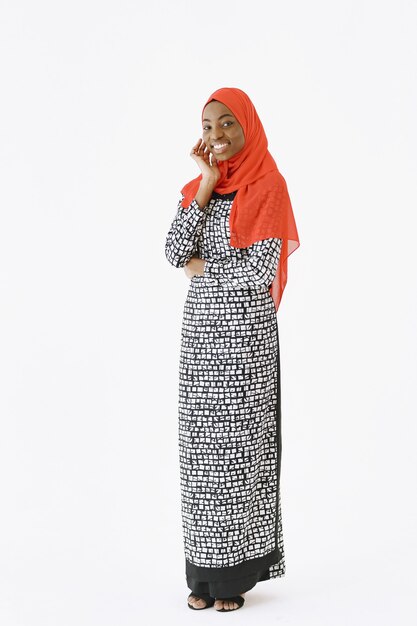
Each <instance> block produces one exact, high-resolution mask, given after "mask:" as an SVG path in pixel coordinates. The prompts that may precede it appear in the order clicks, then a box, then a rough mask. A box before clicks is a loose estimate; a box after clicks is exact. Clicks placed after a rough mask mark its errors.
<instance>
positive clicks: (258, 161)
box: [181, 87, 300, 312]
mask: <svg viewBox="0 0 417 626" xmlns="http://www.w3.org/2000/svg"><path fill="white" fill-rule="evenodd" d="M211 100H218V101H219V102H222V103H223V104H225V105H226V106H227V107H228V108H229V109H230V111H231V112H232V113H233V115H234V116H235V117H236V119H237V120H238V122H239V124H240V125H241V126H242V129H243V133H244V136H245V144H244V146H243V148H242V149H241V150H240V151H239V152H237V153H236V154H235V155H234V156H232V157H231V158H230V159H227V160H225V161H221V160H218V161H217V165H218V167H219V170H220V174H221V176H220V179H219V181H218V182H217V185H216V187H215V188H214V191H217V192H218V193H224V194H226V193H230V192H231V191H235V190H237V193H236V195H235V197H234V199H233V203H232V206H231V210H230V215H229V226H230V245H231V246H233V247H235V248H246V247H248V246H250V245H251V244H253V243H255V241H261V240H262V239H269V238H272V237H274V238H281V239H282V245H281V253H280V259H279V262H278V266H277V271H276V275H275V277H274V280H273V282H272V284H271V286H270V287H269V291H270V294H271V296H272V298H273V301H274V304H275V312H276V311H278V307H279V304H280V302H281V298H282V294H283V291H284V289H285V285H286V283H287V275H288V272H287V259H288V257H289V255H290V254H292V253H293V252H294V250H296V249H297V248H298V247H299V245H300V241H299V238H298V233H297V226H296V223H295V220H294V215H293V211H292V206H291V201H290V197H289V194H288V190H287V184H286V182H285V180H284V177H283V176H282V174H281V173H280V172H279V171H278V167H277V165H276V163H275V161H274V159H273V157H272V155H271V154H270V152H269V150H268V140H267V137H266V134H265V131H264V128H263V126H262V123H261V120H260V119H259V117H258V114H257V112H256V109H255V107H254V105H253V103H252V101H251V100H250V98H249V96H248V95H247V94H246V93H245V92H244V91H242V90H241V89H237V88H236V87H223V88H221V89H217V90H216V91H214V92H213V93H212V94H211V95H210V96H209V98H208V99H207V101H206V103H205V104H204V106H203V110H202V114H201V121H202V120H203V114H204V108H205V107H206V105H207V104H208V103H209V102H210V101H211ZM201 179H202V174H200V175H199V176H197V178H194V179H193V180H190V181H189V182H188V183H187V184H186V185H184V187H183V188H182V189H181V193H182V194H183V195H184V198H183V199H182V203H181V205H182V206H183V207H184V208H187V207H188V206H189V205H190V202H191V201H192V200H193V198H194V197H195V195H196V193H197V191H198V188H199V185H200V181H201Z"/></svg>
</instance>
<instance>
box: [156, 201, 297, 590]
mask: <svg viewBox="0 0 417 626" xmlns="http://www.w3.org/2000/svg"><path fill="white" fill-rule="evenodd" d="M235 193H236V192H232V193H231V194H223V195H220V194H218V193H216V192H214V193H213V194H212V197H211V199H210V201H209V203H208V205H207V206H206V207H204V208H200V206H199V205H198V204H197V202H196V201H195V200H193V201H192V202H191V204H190V205H189V207H188V208H186V209H184V208H183V207H182V206H181V200H182V198H181V200H180V201H179V203H178V207H177V213H176V215H175V217H174V219H173V221H172V224H171V227H170V229H169V232H168V235H167V238H166V244H165V253H166V258H167V260H168V261H169V262H170V263H171V264H172V265H173V266H175V267H177V268H180V267H183V266H184V265H185V264H186V263H187V262H188V261H189V259H190V258H191V257H192V256H198V257H200V258H203V259H206V261H207V262H206V265H205V269H204V275H197V276H194V277H193V278H192V279H191V280H190V285H189V289H188V293H187V297H186V300H185V304H184V309H183V318H182V329H181V351H180V358H179V388H178V391H179V395H178V442H179V468H180V484H181V515H182V527H183V541H184V553H185V566H186V577H187V583H188V586H189V587H190V588H191V589H192V591H194V592H198V591H200V592H201V591H209V592H210V593H216V594H217V595H218V596H219V595H220V593H223V594H225V593H227V594H228V595H233V594H234V593H241V592H243V591H245V590H246V589H249V588H251V587H253V586H254V585H255V584H256V583H257V582H258V581H260V580H267V579H270V578H275V577H280V576H283V575H284V574H285V559H284V545H283V535H282V518H281V499H280V465H281V447H282V444H281V404H280V402H281V398H280V355H279V339H278V325H277V318H276V312H275V306H274V302H273V299H272V296H271V294H270V292H269V286H270V284H271V283H272V281H273V279H274V277H275V274H276V270H277V265H278V262H279V257H280V251H281V244H282V240H281V239H273V238H271V239H264V240H262V241H257V242H255V243H254V244H252V245H251V246H249V247H248V248H233V247H231V246H230V244H229V240H230V231H229V214H230V209H231V205H232V202H233V198H234V195H235ZM243 587H244V588H243Z"/></svg>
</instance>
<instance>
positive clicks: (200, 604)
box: [187, 593, 207, 609]
mask: <svg viewBox="0 0 417 626" xmlns="http://www.w3.org/2000/svg"><path fill="white" fill-rule="evenodd" d="M187 601H188V604H191V606H192V607H193V608H194V609H205V608H206V606H207V602H206V601H205V600H204V599H203V598H201V597H200V596H197V595H195V594H194V593H190V595H189V596H188V598H187Z"/></svg>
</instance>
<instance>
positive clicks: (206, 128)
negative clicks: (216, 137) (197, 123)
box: [203, 121, 233, 131]
mask: <svg viewBox="0 0 417 626" xmlns="http://www.w3.org/2000/svg"><path fill="white" fill-rule="evenodd" d="M225 124H233V122H231V121H228V122H223V126H224V125H225ZM203 130H204V131H206V130H210V126H203Z"/></svg>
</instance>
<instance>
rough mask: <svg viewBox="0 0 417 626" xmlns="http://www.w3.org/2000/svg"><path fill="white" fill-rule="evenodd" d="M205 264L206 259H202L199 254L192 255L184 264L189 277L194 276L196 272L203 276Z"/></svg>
mask: <svg viewBox="0 0 417 626" xmlns="http://www.w3.org/2000/svg"><path fill="white" fill-rule="evenodd" d="M205 264H206V261H205V259H200V258H199V257H198V256H193V257H191V259H190V260H189V261H188V263H187V264H186V265H184V270H185V273H186V275H187V276H188V278H192V277H193V276H195V275H196V274H197V275H199V276H203V274H204V266H205Z"/></svg>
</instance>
